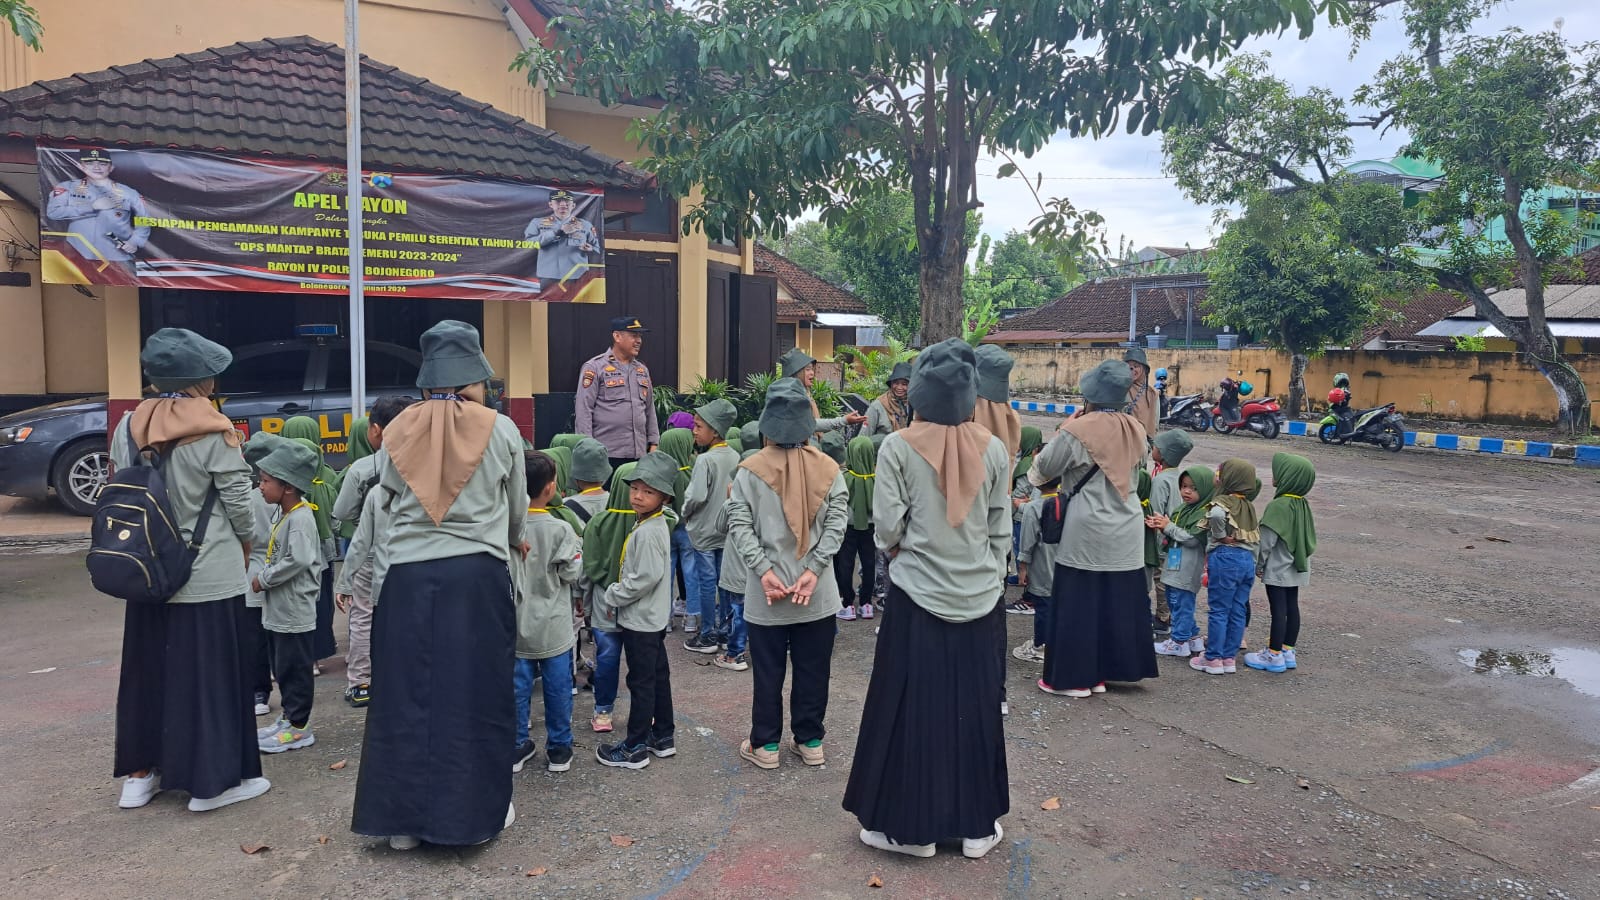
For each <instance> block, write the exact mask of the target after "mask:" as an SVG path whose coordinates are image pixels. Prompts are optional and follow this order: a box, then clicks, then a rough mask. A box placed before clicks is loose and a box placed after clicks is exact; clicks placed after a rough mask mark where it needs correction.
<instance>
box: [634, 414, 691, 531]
mask: <svg viewBox="0 0 1600 900" xmlns="http://www.w3.org/2000/svg"><path fill="white" fill-rule="evenodd" d="M656 449H657V450H660V451H661V452H662V453H665V454H666V455H668V456H670V457H672V461H673V462H675V463H677V464H678V480H677V481H674V482H673V483H672V509H673V511H677V510H678V509H679V508H680V507H681V506H682V504H683V495H684V494H685V493H687V492H688V487H689V473H690V472H691V471H693V469H694V432H692V431H690V430H689V429H687V428H673V429H671V430H669V431H667V432H666V433H665V434H663V435H661V443H660V444H657V445H656ZM623 499H627V492H626V491H624V492H623ZM623 505H627V504H623Z"/></svg>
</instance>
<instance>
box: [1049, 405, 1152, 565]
mask: <svg viewBox="0 0 1600 900" xmlns="http://www.w3.org/2000/svg"><path fill="white" fill-rule="evenodd" d="M1107 415H1110V414H1109V413H1108V414H1107ZM1149 459H1150V457H1149V454H1148V452H1146V454H1145V456H1144V458H1143V459H1141V460H1138V461H1136V462H1135V464H1134V466H1133V468H1132V469H1130V470H1129V471H1128V484H1129V485H1130V487H1129V490H1128V496H1126V497H1124V496H1122V495H1121V494H1120V493H1118V492H1117V489H1116V488H1114V487H1112V486H1111V481H1110V480H1109V479H1107V478H1106V476H1105V473H1104V472H1095V473H1094V476H1093V477H1091V478H1090V479H1089V480H1088V481H1087V482H1085V483H1084V485H1083V490H1081V491H1079V492H1078V494H1077V496H1075V497H1073V498H1072V502H1071V503H1069V504H1067V520H1066V522H1065V523H1064V525H1063V527H1062V529H1061V545H1060V549H1059V550H1057V551H1056V564H1057V565H1061V566H1068V567H1070V568H1073V569H1081V570H1083V571H1085V572H1135V571H1141V572H1142V571H1144V506H1143V505H1142V504H1140V502H1139V492H1138V491H1136V490H1133V488H1132V485H1137V484H1138V483H1139V468H1140V466H1143V465H1148V464H1149ZM1094 465H1095V462H1094V458H1093V457H1091V456H1090V455H1089V451H1088V449H1087V448H1085V447H1084V446H1083V443H1082V442H1081V441H1079V440H1078V439H1077V438H1076V437H1074V436H1073V435H1072V434H1071V433H1070V432H1067V431H1057V432H1056V433H1055V436H1054V437H1052V438H1051V439H1050V443H1048V444H1046V445H1045V448H1044V450H1043V452H1041V453H1040V454H1039V456H1038V457H1037V458H1036V459H1035V460H1034V461H1033V468H1032V469H1029V470H1028V478H1029V479H1030V480H1032V481H1033V483H1034V484H1043V483H1046V482H1048V481H1050V479H1052V478H1060V479H1061V489H1062V490H1063V491H1071V490H1072V488H1073V486H1074V485H1076V484H1077V483H1078V481H1079V479H1081V478H1083V476H1084V474H1085V473H1087V472H1088V471H1089V470H1090V468H1091V467H1093V466H1094Z"/></svg>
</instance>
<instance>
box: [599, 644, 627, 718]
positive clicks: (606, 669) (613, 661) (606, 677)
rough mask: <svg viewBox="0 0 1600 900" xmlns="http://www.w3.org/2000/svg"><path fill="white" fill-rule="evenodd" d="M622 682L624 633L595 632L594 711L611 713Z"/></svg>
mask: <svg viewBox="0 0 1600 900" xmlns="http://www.w3.org/2000/svg"><path fill="white" fill-rule="evenodd" d="M621 680H622V632H620V631H601V630H600V629H598V628H596V629H595V630H594V711H595V712H597V713H608V712H611V707H613V706H615V705H616V703H617V682H619V681H621Z"/></svg>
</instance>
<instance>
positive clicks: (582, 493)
mask: <svg viewBox="0 0 1600 900" xmlns="http://www.w3.org/2000/svg"><path fill="white" fill-rule="evenodd" d="M603 490H605V487H604V486H602V485H596V486H594V487H592V488H584V489H583V490H581V491H579V492H578V496H579V497H587V496H589V495H590V494H598V493H600V492H601V491H603Z"/></svg>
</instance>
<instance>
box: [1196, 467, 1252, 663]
mask: <svg viewBox="0 0 1600 900" xmlns="http://www.w3.org/2000/svg"><path fill="white" fill-rule="evenodd" d="M1260 484H1261V482H1260V481H1258V480H1257V479H1256V467H1255V466H1252V465H1250V463H1248V462H1246V461H1244V460H1242V459H1229V460H1224V461H1223V463H1222V465H1220V466H1218V467H1217V495H1216V498H1215V499H1213V500H1212V501H1211V508H1210V510H1209V511H1208V512H1207V514H1206V524H1207V526H1208V528H1209V534H1210V537H1211V543H1210V547H1211V549H1210V550H1209V551H1208V552H1207V559H1206V570H1207V573H1208V574H1207V580H1206V602H1207V604H1208V605H1209V606H1210V611H1209V612H1208V613H1207V617H1206V647H1205V653H1204V655H1201V656H1196V657H1193V658H1192V659H1190V660H1189V667H1190V668H1192V669H1194V670H1195V671H1197V672H1204V673H1205V674H1207V675H1223V674H1229V675H1231V674H1233V673H1234V672H1236V671H1238V665H1237V662H1236V659H1235V658H1236V656H1237V655H1238V653H1239V645H1240V643H1241V642H1242V641H1243V640H1244V629H1245V625H1246V624H1248V623H1249V621H1250V588H1251V586H1252V585H1254V584H1255V580H1256V550H1257V548H1258V547H1259V546H1260V544H1261V529H1260V518H1259V517H1258V516H1257V515H1256V508H1255V506H1254V505H1253V504H1252V503H1251V502H1250V500H1251V497H1253V496H1254V491H1257V490H1260Z"/></svg>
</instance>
